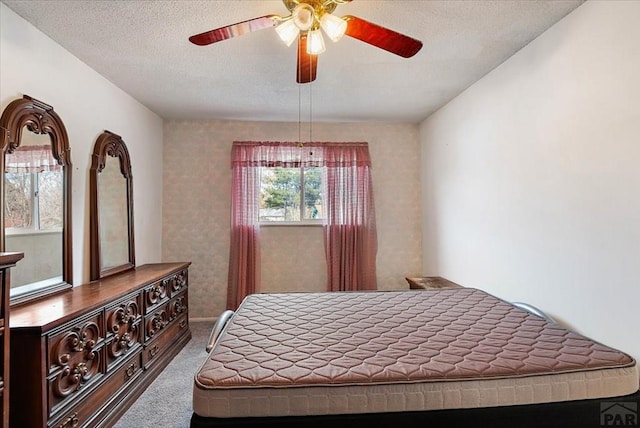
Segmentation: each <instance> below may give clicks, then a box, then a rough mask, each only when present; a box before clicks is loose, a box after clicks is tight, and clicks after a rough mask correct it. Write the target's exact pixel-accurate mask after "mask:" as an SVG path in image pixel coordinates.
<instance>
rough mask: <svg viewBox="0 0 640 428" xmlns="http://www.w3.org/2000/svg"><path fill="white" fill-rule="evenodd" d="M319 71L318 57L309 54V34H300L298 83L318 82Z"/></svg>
mask: <svg viewBox="0 0 640 428" xmlns="http://www.w3.org/2000/svg"><path fill="white" fill-rule="evenodd" d="M317 70H318V55H310V54H308V53H307V33H300V36H299V37H298V73H297V77H296V81H297V82H298V83H309V82H313V81H314V80H316V73H317Z"/></svg>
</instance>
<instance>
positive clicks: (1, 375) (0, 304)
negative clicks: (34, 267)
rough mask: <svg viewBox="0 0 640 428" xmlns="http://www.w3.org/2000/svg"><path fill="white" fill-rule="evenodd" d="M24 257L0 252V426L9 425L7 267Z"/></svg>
mask: <svg viewBox="0 0 640 428" xmlns="http://www.w3.org/2000/svg"><path fill="white" fill-rule="evenodd" d="M23 257H24V254H23V253H0V287H2V290H1V291H2V300H0V397H2V408H0V427H8V426H9V287H8V284H9V281H8V279H7V276H8V275H9V268H11V267H13V266H15V265H16V263H17V262H18V261H19V260H22V258H23Z"/></svg>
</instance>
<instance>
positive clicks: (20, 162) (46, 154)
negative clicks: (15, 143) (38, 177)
mask: <svg viewBox="0 0 640 428" xmlns="http://www.w3.org/2000/svg"><path fill="white" fill-rule="evenodd" d="M45 171H62V165H59V164H58V161H56V159H55V158H54V157H53V153H52V151H51V146H48V145H47V146H20V147H18V148H17V149H15V150H14V151H13V152H12V153H7V155H6V157H5V171H4V172H14V173H21V172H22V173H32V172H45Z"/></svg>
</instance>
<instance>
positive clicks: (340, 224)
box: [323, 143, 378, 291]
mask: <svg viewBox="0 0 640 428" xmlns="http://www.w3.org/2000/svg"><path fill="white" fill-rule="evenodd" d="M324 164H325V166H326V177H325V180H324V191H323V196H324V198H325V206H326V207H327V215H326V217H325V220H324V246H325V254H326V258H327V281H328V284H327V288H328V290H329V291H355V290H375V289H376V288H377V283H376V254H377V249H378V241H377V231H376V218H375V209H374V204H373V187H372V184H371V158H370V156H369V147H368V145H367V144H366V143H351V144H344V145H343V144H340V145H338V144H330V145H327V146H326V147H325V150H324Z"/></svg>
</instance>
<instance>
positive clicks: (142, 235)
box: [0, 3, 162, 285]
mask: <svg viewBox="0 0 640 428" xmlns="http://www.w3.org/2000/svg"><path fill="white" fill-rule="evenodd" d="M0 23H1V25H0V108H2V109H4V108H5V107H6V106H7V104H9V103H10V102H11V101H13V100H14V99H18V98H21V97H22V95H23V94H28V95H30V96H32V97H35V98H37V99H39V100H41V101H43V102H45V103H47V104H50V105H52V106H53V107H54V109H55V111H56V112H57V113H58V115H59V116H60V117H61V119H62V121H63V122H64V125H65V127H66V130H67V133H68V135H69V144H70V147H71V161H72V164H73V169H72V171H73V175H72V187H73V190H72V195H71V197H72V205H73V206H72V221H73V278H74V280H73V282H74V284H75V285H79V284H81V283H83V282H87V281H88V280H89V189H88V187H89V186H88V184H89V180H88V177H89V167H90V165H91V153H92V151H93V144H94V142H95V140H96V138H97V137H98V135H100V134H101V133H102V132H103V131H104V130H105V129H108V130H109V131H112V132H115V133H116V134H119V135H121V136H122V138H123V140H124V141H125V142H126V144H127V147H128V149H129V154H130V156H131V166H132V170H133V177H134V179H133V186H134V189H133V195H134V198H135V200H134V214H135V241H136V262H137V263H138V264H144V263H149V262H158V261H160V257H161V251H160V248H161V239H162V232H161V231H162V219H161V216H160V212H161V210H162V119H161V118H160V117H159V116H157V115H156V114H154V113H152V112H151V111H150V110H149V109H147V108H146V107H144V106H143V105H142V104H140V103H139V102H137V101H136V100H134V99H133V98H132V97H131V96H130V95H128V94H127V93H125V92H124V91H122V90H121V89H119V88H117V87H116V86H114V85H113V84H112V83H111V82H109V81H108V80H107V79H105V78H104V77H102V76H101V75H100V74H98V73H97V72H96V71H94V70H93V69H91V68H90V67H89V66H87V65H86V64H85V63H83V62H82V61H80V60H79V59H78V58H76V57H75V56H73V55H72V54H71V53H69V52H68V51H66V50H65V49H64V48H62V47H61V46H60V45H58V44H57V43H55V42H54V41H53V40H51V39H50V38H49V37H47V36H45V35H44V34H43V33H42V32H40V31H39V30H37V29H36V28H35V27H34V26H32V25H31V24H29V23H28V22H26V21H25V20H24V19H22V18H21V17H20V16H18V15H17V14H15V13H14V12H13V11H11V9H9V8H8V7H7V6H6V5H5V4H3V3H0ZM13 250H15V251H18V250H19V249H18V248H14V249H13Z"/></svg>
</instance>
